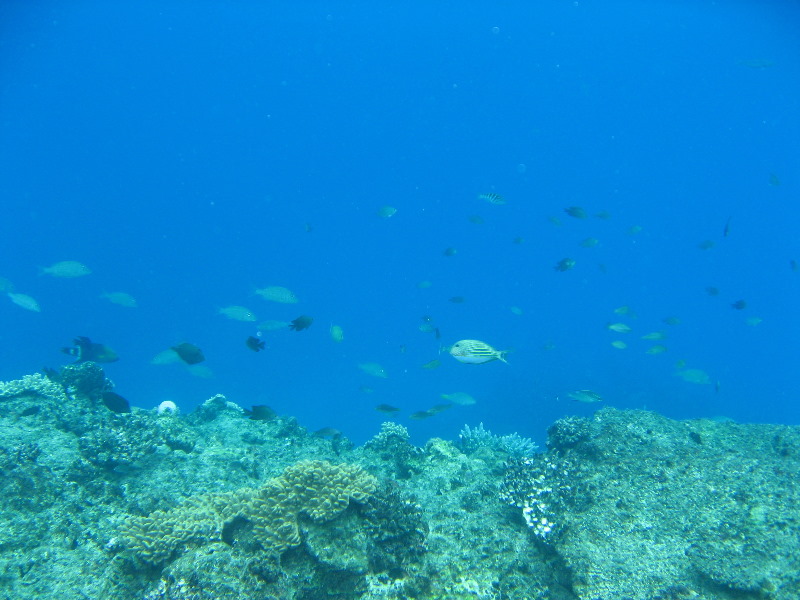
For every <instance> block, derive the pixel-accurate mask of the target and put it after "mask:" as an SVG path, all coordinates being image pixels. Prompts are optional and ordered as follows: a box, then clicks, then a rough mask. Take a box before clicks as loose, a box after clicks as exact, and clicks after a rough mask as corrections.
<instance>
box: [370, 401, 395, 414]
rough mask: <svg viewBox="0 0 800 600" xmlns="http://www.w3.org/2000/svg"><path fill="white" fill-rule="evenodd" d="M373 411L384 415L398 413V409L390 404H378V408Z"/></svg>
mask: <svg viewBox="0 0 800 600" xmlns="http://www.w3.org/2000/svg"><path fill="white" fill-rule="evenodd" d="M375 410H377V411H378V412H382V413H385V414H387V415H391V414H394V413H399V412H400V409H399V408H397V407H395V406H392V405H391V404H378V406H376V407H375Z"/></svg>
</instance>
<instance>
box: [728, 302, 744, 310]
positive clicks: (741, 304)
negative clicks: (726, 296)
mask: <svg viewBox="0 0 800 600" xmlns="http://www.w3.org/2000/svg"><path fill="white" fill-rule="evenodd" d="M731 307H732V308H735V309H736V310H744V309H745V308H747V302H745V301H744V300H737V301H736V302H732V303H731Z"/></svg>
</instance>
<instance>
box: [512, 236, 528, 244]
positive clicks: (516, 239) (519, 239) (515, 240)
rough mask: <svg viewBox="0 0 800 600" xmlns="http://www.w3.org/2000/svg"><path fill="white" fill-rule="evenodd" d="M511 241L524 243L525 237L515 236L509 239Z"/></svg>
mask: <svg viewBox="0 0 800 600" xmlns="http://www.w3.org/2000/svg"><path fill="white" fill-rule="evenodd" d="M511 243H512V244H524V243H525V238H522V237H515V238H514V239H513V240H511Z"/></svg>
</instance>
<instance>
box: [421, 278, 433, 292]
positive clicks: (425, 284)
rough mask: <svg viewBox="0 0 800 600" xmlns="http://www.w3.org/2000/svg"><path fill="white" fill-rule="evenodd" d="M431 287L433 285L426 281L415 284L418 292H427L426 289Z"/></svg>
mask: <svg viewBox="0 0 800 600" xmlns="http://www.w3.org/2000/svg"><path fill="white" fill-rule="evenodd" d="M432 285H433V283H431V282H430V281H428V280H427V279H426V280H425V281H420V282H419V283H417V289H420V290H427V289H428V288H429V287H431V286H432Z"/></svg>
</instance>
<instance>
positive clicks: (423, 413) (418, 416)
mask: <svg viewBox="0 0 800 600" xmlns="http://www.w3.org/2000/svg"><path fill="white" fill-rule="evenodd" d="M435 414H436V413H432V412H431V411H429V410H420V411H417V412H415V413H413V414H410V415H409V416H408V418H409V419H414V420H415V421H421V420H422V419H429V418H430V417H432V416H433V415H435Z"/></svg>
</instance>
